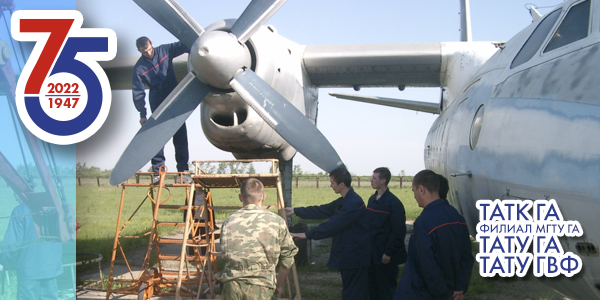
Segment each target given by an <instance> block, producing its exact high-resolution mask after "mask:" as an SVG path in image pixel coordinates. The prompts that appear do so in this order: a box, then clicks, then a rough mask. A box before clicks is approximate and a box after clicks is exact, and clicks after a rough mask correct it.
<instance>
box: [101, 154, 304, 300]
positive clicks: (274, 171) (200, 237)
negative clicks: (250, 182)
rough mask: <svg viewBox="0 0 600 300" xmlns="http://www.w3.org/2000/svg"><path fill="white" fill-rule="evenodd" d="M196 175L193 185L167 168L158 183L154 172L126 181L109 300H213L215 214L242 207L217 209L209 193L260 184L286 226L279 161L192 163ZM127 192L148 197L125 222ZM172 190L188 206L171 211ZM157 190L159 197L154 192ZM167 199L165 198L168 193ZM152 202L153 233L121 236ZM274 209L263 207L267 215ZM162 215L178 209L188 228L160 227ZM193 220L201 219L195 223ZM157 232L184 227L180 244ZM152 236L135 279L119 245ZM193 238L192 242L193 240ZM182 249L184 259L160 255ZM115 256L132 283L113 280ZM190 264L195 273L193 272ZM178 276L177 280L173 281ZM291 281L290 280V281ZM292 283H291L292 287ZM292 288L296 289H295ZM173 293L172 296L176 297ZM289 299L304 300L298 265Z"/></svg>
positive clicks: (125, 279) (216, 253)
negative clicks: (252, 169) (249, 166)
mask: <svg viewBox="0 0 600 300" xmlns="http://www.w3.org/2000/svg"><path fill="white" fill-rule="evenodd" d="M231 162H241V163H253V162H261V163H265V162H267V163H270V164H271V168H270V172H267V173H258V174H207V173H206V172H205V171H204V170H202V168H201V166H202V165H204V164H206V163H209V164H212V163H231ZM192 164H193V165H194V167H195V168H194V169H195V172H194V173H193V174H191V177H192V182H191V183H177V182H182V179H183V176H184V175H186V174H187V173H185V172H173V173H167V170H166V167H164V166H163V167H161V170H160V171H159V183H158V184H152V183H151V182H152V177H153V175H154V173H152V172H138V173H136V176H135V183H130V182H129V180H127V181H126V182H125V183H123V184H122V191H121V202H120V205H119V215H118V218H117V227H116V232H115V238H114V244H113V252H112V256H111V264H110V271H109V276H108V286H107V291H106V300H108V299H109V297H110V295H112V294H113V293H115V294H137V295H138V300H146V299H150V298H151V297H152V296H153V295H159V296H175V299H178V300H179V299H181V298H182V297H189V298H196V299H199V298H200V295H201V294H203V295H205V296H207V297H208V296H209V295H210V298H212V299H215V293H214V285H215V283H216V274H217V271H218V270H217V264H216V260H217V257H218V256H219V255H220V253H219V252H217V251H216V240H215V235H218V234H220V229H216V223H215V221H216V220H215V218H214V211H215V210H231V209H240V208H242V207H241V206H215V205H214V204H213V199H212V193H211V188H239V187H240V185H241V183H242V182H243V181H244V180H246V179H248V178H256V179H258V180H260V181H261V182H262V183H263V185H264V186H265V188H276V189H277V201H276V202H277V203H276V207H277V210H278V212H279V215H280V216H281V217H282V218H283V219H284V220H287V217H286V215H285V210H284V207H285V205H284V200H283V190H282V184H281V179H280V176H279V172H278V169H279V161H278V160H276V159H243V160H204V161H193V162H192ZM167 175H169V176H173V175H174V176H175V177H176V178H178V179H179V180H175V183H173V184H170V183H166V176H167ZM140 176H148V177H150V178H151V180H150V183H140V180H139V178H140ZM126 187H141V188H148V192H147V196H146V198H144V199H143V200H142V202H141V203H140V205H139V206H138V208H137V209H136V210H135V211H134V212H133V214H132V215H131V216H130V217H129V218H128V219H127V220H126V221H125V222H123V204H124V201H125V190H126ZM171 188H185V189H186V193H185V194H186V202H185V203H186V205H167V204H165V203H166V202H167V201H169V200H170V199H171V194H170V193H171V191H170V189H171ZM155 189H156V192H155V191H154V190H155ZM165 190H166V191H167V192H168V193H169V195H168V196H167V197H166V198H165V199H162V198H163V193H164V191H165ZM146 199H150V200H151V201H152V204H153V205H152V226H151V228H150V231H148V232H146V233H144V234H141V235H137V236H124V235H121V233H122V232H123V230H124V229H125V228H126V226H127V225H128V224H129V223H130V221H131V219H132V218H133V217H134V215H136V214H137V213H138V211H139V209H140V207H141V206H142V204H143V203H144V202H145V201H146ZM272 207H274V206H272V205H268V206H263V208H265V209H269V208H272ZM161 209H178V210H185V212H186V213H185V218H184V222H161V221H159V220H158V217H159V210H161ZM195 216H199V217H198V218H196V217H195ZM159 226H177V227H184V232H183V236H182V238H181V239H176V238H168V239H167V238H161V237H159V236H158V234H157V228H158V227H159ZM148 235H149V242H148V249H147V252H146V255H145V257H144V262H143V264H142V269H141V271H140V272H139V274H138V275H137V276H134V274H133V271H132V270H131V266H130V264H129V262H128V260H127V256H126V254H125V251H124V250H123V248H122V246H121V242H120V241H121V239H125V238H141V237H144V236H148ZM190 237H192V238H190ZM179 243H181V245H182V247H181V252H180V255H165V254H162V253H161V246H160V245H162V244H179ZM188 248H190V249H192V250H191V251H192V252H193V255H190V254H189V253H188ZM117 250H119V253H120V254H121V257H122V258H123V260H124V261H125V265H126V266H127V268H128V270H129V275H130V278H115V277H114V276H113V270H114V265H115V261H116V259H117ZM153 251H156V254H157V257H158V263H157V266H156V267H151V266H150V258H151V256H152V252H153ZM163 261H176V262H177V261H178V262H179V268H178V270H177V271H176V272H174V271H172V270H167V269H166V268H164V266H163ZM190 264H191V265H192V266H193V267H192V268H193V270H190ZM173 276H176V277H173ZM290 277H291V278H290ZM292 281H293V282H292ZM113 283H120V284H121V285H123V284H125V286H124V287H119V288H114V289H113V287H112V285H113ZM292 284H293V288H292ZM173 289H174V292H173ZM287 294H288V296H287V297H286V298H281V299H294V300H301V299H302V298H301V293H300V284H299V281H298V274H297V272H296V265H295V264H294V265H293V266H292V269H291V272H290V275H289V276H288V278H287Z"/></svg>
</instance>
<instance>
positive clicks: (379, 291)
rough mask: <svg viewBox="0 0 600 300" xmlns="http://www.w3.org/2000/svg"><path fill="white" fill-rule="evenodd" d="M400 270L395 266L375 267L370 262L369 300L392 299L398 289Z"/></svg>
mask: <svg viewBox="0 0 600 300" xmlns="http://www.w3.org/2000/svg"><path fill="white" fill-rule="evenodd" d="M399 270H400V268H398V265H396V264H391V263H389V264H385V265H376V264H373V263H372V262H371V266H369V296H370V297H371V300H388V299H389V300H391V299H394V294H395V293H396V288H398V279H396V277H397V276H398V272H399Z"/></svg>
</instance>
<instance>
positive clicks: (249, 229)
mask: <svg viewBox="0 0 600 300" xmlns="http://www.w3.org/2000/svg"><path fill="white" fill-rule="evenodd" d="M297 252H298V247H296V245H295V244H294V241H293V240H292V237H291V236H290V233H289V231H288V228H287V225H286V222H285V220H284V219H282V218H281V217H280V216H278V215H276V214H274V213H272V212H270V211H267V210H264V209H262V208H260V207H259V206H257V205H255V204H248V205H246V206H244V207H243V208H242V209H240V210H238V211H237V212H235V213H233V214H232V215H231V216H230V217H229V218H227V219H226V220H225V221H224V222H223V225H222V226H221V258H222V259H223V261H224V262H225V267H224V268H223V270H222V271H221V274H220V275H219V280H220V281H221V282H226V281H230V280H238V281H243V282H246V283H248V284H254V285H262V286H266V287H269V288H275V286H276V276H275V267H276V266H277V263H278V262H279V265H280V266H281V267H284V268H286V269H289V268H291V267H292V265H293V264H294V255H296V253H297Z"/></svg>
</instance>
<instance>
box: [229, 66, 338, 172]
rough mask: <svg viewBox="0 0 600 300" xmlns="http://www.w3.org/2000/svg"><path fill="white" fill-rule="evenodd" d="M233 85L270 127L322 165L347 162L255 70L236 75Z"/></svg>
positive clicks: (329, 168) (330, 167)
mask: <svg viewBox="0 0 600 300" xmlns="http://www.w3.org/2000/svg"><path fill="white" fill-rule="evenodd" d="M230 85H231V87H232V88H233V89H234V90H235V91H236V92H237V93H238V94H239V95H240V96H241V97H242V99H244V101H245V102H246V103H247V104H248V105H249V106H250V107H252V109H254V111H256V113H258V115H260V116H261V117H262V118H263V120H265V122H266V123H267V124H269V126H271V127H272V128H273V129H274V130H275V131H276V132H277V133H278V134H279V135H281V137H283V138H284V139H285V140H286V141H287V142H288V143H290V145H292V147H294V148H296V150H298V151H299V152H300V153H302V155H304V156H305V157H306V158H307V159H308V160H310V161H312V162H313V163H314V164H315V165H317V166H318V167H319V168H321V169H323V170H324V171H326V172H331V171H333V170H334V169H337V168H339V167H341V166H343V165H344V164H343V163H342V160H341V159H340V156H339V155H338V154H337V152H336V151H335V149H333V146H331V144H330V143H329V141H328V140H327V139H326V138H325V136H323V134H322V133H321V131H319V129H317V127H316V126H315V125H313V124H312V123H311V122H310V121H309V120H308V118H306V116H305V115H304V114H303V113H301V112H300V111H299V110H298V109H297V108H296V107H295V106H294V105H293V104H292V103H290V102H289V101H287V99H285V98H284V97H283V96H281V95H280V94H279V93H278V92H277V91H276V90H275V89H273V88H272V87H271V86H270V85H269V84H267V83H266V82H265V81H264V80H262V78H260V77H259V76H258V75H256V73H254V72H253V71H252V70H247V71H244V72H241V73H240V74H238V75H237V76H235V77H234V78H233V80H232V81H231V82H230Z"/></svg>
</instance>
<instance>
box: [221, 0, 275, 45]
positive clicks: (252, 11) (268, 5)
mask: <svg viewBox="0 0 600 300" xmlns="http://www.w3.org/2000/svg"><path fill="white" fill-rule="evenodd" d="M285 1H286V0H252V2H250V4H248V6H247V7H246V9H245V10H244V12H243V13H242V15H241V16H240V17H239V18H238V19H237V21H235V23H234V24H233V26H232V27H231V33H233V34H234V35H235V36H236V37H237V38H238V41H239V42H240V43H242V44H244V43H245V42H246V41H247V40H248V39H249V38H250V37H251V36H252V35H253V34H254V33H255V32H256V31H258V29H260V26H262V25H263V24H265V22H267V20H268V19H269V18H270V17H271V16H273V14H275V12H277V10H278V9H279V8H280V7H281V6H282V5H283V4H284V3H285Z"/></svg>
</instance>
